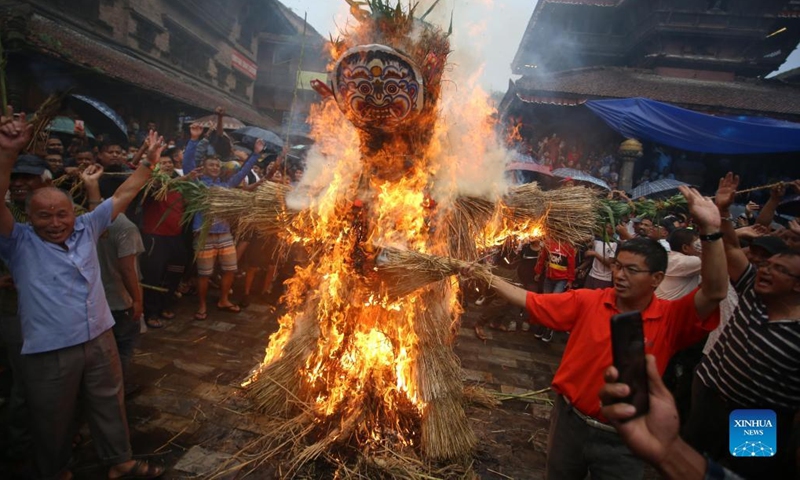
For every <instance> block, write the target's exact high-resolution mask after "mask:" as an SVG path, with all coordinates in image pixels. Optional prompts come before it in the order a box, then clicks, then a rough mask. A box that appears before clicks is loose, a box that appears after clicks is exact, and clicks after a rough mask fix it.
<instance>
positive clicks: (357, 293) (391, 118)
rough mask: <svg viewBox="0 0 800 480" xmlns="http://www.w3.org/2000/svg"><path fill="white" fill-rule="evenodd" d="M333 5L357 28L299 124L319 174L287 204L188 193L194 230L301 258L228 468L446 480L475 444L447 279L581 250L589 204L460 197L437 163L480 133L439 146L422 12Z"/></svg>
mask: <svg viewBox="0 0 800 480" xmlns="http://www.w3.org/2000/svg"><path fill="white" fill-rule="evenodd" d="M348 3H350V5H351V12H352V14H353V16H354V17H355V18H356V19H357V20H358V25H357V27H356V28H355V30H354V31H352V32H349V33H348V34H347V35H346V36H345V38H343V39H341V40H337V41H334V42H332V44H331V46H330V48H331V55H332V58H333V63H332V67H331V71H330V76H329V82H328V84H322V83H317V84H316V85H315V89H316V90H317V91H318V92H320V93H322V94H323V95H324V96H325V97H326V100H325V101H324V102H323V103H321V104H320V105H318V106H316V107H314V109H313V110H312V115H311V120H310V122H311V125H312V136H314V137H315V138H316V139H317V144H316V146H315V149H317V153H318V156H319V158H321V159H324V158H327V162H326V163H324V168H322V169H317V170H315V169H314V168H313V167H309V168H308V169H307V171H306V178H304V183H301V186H300V188H298V189H297V190H291V189H289V188H288V187H285V186H282V185H277V184H273V183H270V182H267V183H265V184H264V185H262V186H260V188H258V189H257V190H256V191H255V192H241V191H231V190H224V189H216V188H212V189H209V190H208V191H207V192H205V198H204V200H203V204H202V209H203V210H204V211H206V212H207V213H208V217H216V218H220V219H225V220H229V221H230V222H231V223H232V224H234V225H236V228H237V229H238V230H239V231H240V232H241V231H254V232H260V233H263V234H269V233H276V232H277V233H278V234H279V235H281V237H282V238H283V239H284V240H285V241H287V242H296V243H300V244H302V245H303V246H304V247H305V248H306V249H307V251H308V252H309V258H310V261H309V264H308V265H307V266H305V267H298V268H297V269H296V272H295V275H294V276H293V277H292V278H291V279H289V280H287V282H286V293H285V294H284V296H283V297H282V299H281V302H282V307H283V309H284V311H285V312H286V313H285V314H284V315H283V316H282V317H281V318H280V319H279V324H280V327H279V330H278V331H277V332H276V333H275V334H273V335H272V336H271V338H270V339H269V345H268V347H267V350H266V355H265V358H264V361H263V363H262V364H260V365H258V366H257V367H256V368H255V369H254V370H253V372H252V373H251V375H250V377H249V378H248V379H247V381H246V382H245V386H246V388H247V394H248V396H249V397H250V399H251V400H252V401H253V404H254V405H255V408H256V409H257V410H258V411H259V412H260V413H261V414H262V415H264V416H265V418H267V419H269V422H270V426H271V428H269V431H270V433H269V434H268V435H265V436H264V437H263V438H261V439H259V440H258V441H257V442H254V443H253V444H251V445H249V446H248V447H247V448H246V449H245V450H244V451H243V452H241V454H240V455H239V456H238V461H239V462H240V463H238V464H234V463H231V465H230V466H229V467H230V469H231V470H233V469H240V468H246V469H257V468H259V467H261V466H263V465H265V464H267V463H269V464H271V465H273V466H274V465H279V471H280V474H281V475H282V476H286V477H291V476H303V475H306V476H313V477H317V478H319V477H321V476H324V477H328V478H334V477H335V478H356V477H358V478H380V477H392V478H432V477H434V478H435V477H449V476H455V475H459V476H463V475H464V474H465V473H467V472H468V471H469V468H470V467H469V466H470V459H471V454H472V452H473V449H474V447H475V446H476V443H477V439H476V437H475V435H474V433H473V432H472V429H471V428H470V424H469V422H468V419H467V417H466V415H465V411H464V402H465V393H464V386H463V383H462V374H461V368H460V365H459V361H458V358H457V357H456V355H455V354H454V352H453V331H454V329H453V326H454V325H455V324H457V322H458V320H459V316H460V314H461V309H460V304H459V302H458V288H459V284H458V280H457V276H456V275H457V274H458V273H459V271H460V270H461V269H463V268H471V269H473V271H475V272H477V275H478V276H480V277H482V278H483V279H484V280H485V281H487V282H491V281H492V276H491V272H490V271H489V269H488V268H486V267H483V266H480V265H478V264H476V260H478V258H479V256H480V255H481V252H482V251H483V250H484V249H486V248H491V247H493V246H496V245H500V244H502V243H503V241H504V239H506V238H508V237H516V238H520V239H526V238H535V237H540V236H542V235H543V234H544V233H545V232H547V234H548V235H550V236H552V237H554V238H557V239H559V240H562V241H567V242H577V241H582V240H584V239H585V238H586V237H587V236H589V235H591V231H592V228H593V227H594V225H595V211H596V208H597V206H596V202H595V197H594V195H593V194H592V193H591V192H590V191H589V190H587V189H584V188H581V187H576V188H568V189H560V190H557V191H549V192H545V191H542V190H540V189H539V188H538V187H537V186H536V185H527V186H523V187H517V188H514V189H510V190H509V189H507V187H506V188H505V189H504V190H500V189H495V190H493V191H485V192H483V193H480V192H479V193H477V194H476V193H475V192H466V191H465V190H466V189H464V188H461V187H460V186H459V181H458V179H457V178H455V177H454V175H455V172H456V171H457V170H458V169H456V168H453V165H452V164H453V163H454V162H455V160H454V159H453V156H452V155H448V151H449V150H450V149H451V148H453V145H454V144H456V143H457V142H467V141H476V142H477V140H470V138H473V139H488V138H489V137H490V136H491V133H492V127H491V125H490V123H488V122H486V123H481V124H482V125H483V124H485V127H486V131H485V132H480V134H479V135H474V136H473V137H470V138H454V136H455V135H456V132H455V131H453V130H448V125H447V123H448V120H447V119H444V118H442V117H441V112H440V97H441V93H442V77H443V74H444V73H445V66H446V64H447V58H448V56H449V54H450V45H449V39H448V37H449V32H445V31H443V30H441V29H440V28H438V27H436V26H434V25H432V24H430V23H427V22H426V21H425V19H426V17H427V16H428V15H429V14H430V12H431V11H432V9H433V8H434V7H435V4H436V3H438V2H434V5H433V7H431V9H430V10H428V11H426V12H419V11H417V10H416V7H410V8H408V9H406V8H403V7H402V6H401V5H399V4H398V5H390V4H389V3H390V2H388V1H384V0H371V1H369V2H355V1H350V0H348ZM486 116H487V117H488V114H487V115H486ZM345 120H347V121H345ZM481 122H483V119H481ZM479 123H480V122H479ZM467 137H469V135H467ZM487 141H488V140H487ZM448 142H450V143H448ZM473 148H474V150H475V152H476V156H480V155H482V154H481V151H482V148H483V150H485V149H486V148H485V147H481V146H479V145H477V144H474V145H473ZM312 154H313V152H312ZM320 469H323V470H320ZM219 473H220V474H225V473H227V471H223V472H219Z"/></svg>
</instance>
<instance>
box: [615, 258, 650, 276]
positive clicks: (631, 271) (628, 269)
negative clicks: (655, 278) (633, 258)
mask: <svg viewBox="0 0 800 480" xmlns="http://www.w3.org/2000/svg"><path fill="white" fill-rule="evenodd" d="M610 267H611V270H614V271H615V272H616V271H619V270H623V271H624V272H625V274H626V275H631V276H633V275H638V274H640V273H653V272H652V271H651V270H641V269H639V268H636V267H634V266H632V265H623V264H621V263H619V262H618V261H616V260H614V261H613V262H611V265H610Z"/></svg>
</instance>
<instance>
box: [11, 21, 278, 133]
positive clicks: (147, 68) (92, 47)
mask: <svg viewBox="0 0 800 480" xmlns="http://www.w3.org/2000/svg"><path fill="white" fill-rule="evenodd" d="M26 37H27V41H28V44H29V45H30V46H31V47H32V48H34V49H36V50H38V51H40V52H42V53H45V54H47V55H51V56H54V57H56V58H59V59H62V60H63V61H65V62H67V63H70V64H73V65H78V66H81V67H84V68H87V69H90V70H94V71H96V72H99V73H101V74H103V75H105V76H107V77H110V78H114V79H117V80H120V81H122V82H126V83H129V84H132V85H135V86H137V87H141V88H143V89H146V90H150V91H152V92H155V93H159V94H161V95H165V96H167V97H171V98H174V99H175V100H178V101H180V102H183V103H186V104H188V105H193V106H195V107H199V108H201V109H204V110H208V111H213V110H214V108H216V107H217V106H221V107H223V108H225V111H226V112H227V113H228V115H231V116H233V117H236V118H238V119H240V120H242V121H243V122H245V123H249V124H253V125H258V126H260V127H274V126H276V125H278V122H276V121H275V120H273V119H272V118H270V117H268V116H265V115H263V114H261V113H260V112H258V111H257V110H256V109H254V108H253V107H252V106H251V105H249V104H247V103H245V102H243V101H241V100H238V99H235V98H233V97H231V96H230V95H229V94H227V93H225V92H221V91H219V90H215V89H214V88H213V87H211V86H209V85H206V84H203V83H200V82H198V81H197V80H194V79H192V78H190V77H188V76H186V75H182V74H180V73H178V72H175V71H172V70H166V69H165V68H164V67H163V66H161V65H158V64H157V63H156V62H155V61H154V60H153V59H149V58H147V57H146V56H145V55H139V54H137V53H135V52H134V51H131V50H123V49H121V48H120V49H118V48H114V47H113V46H112V45H110V44H108V43H104V42H101V41H98V40H95V39H93V38H90V37H89V36H87V35H84V34H82V33H80V32H78V31H76V30H73V29H71V28H69V27H66V26H64V25H62V24H59V23H57V22H54V21H52V20H49V19H47V18H44V17H42V16H39V15H37V14H33V15H32V16H31V17H30V19H29V21H28V28H27V31H26Z"/></svg>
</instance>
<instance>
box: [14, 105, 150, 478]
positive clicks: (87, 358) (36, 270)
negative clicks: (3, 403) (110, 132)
mask: <svg viewBox="0 0 800 480" xmlns="http://www.w3.org/2000/svg"><path fill="white" fill-rule="evenodd" d="M9 113H11V112H9ZM31 133H32V127H31V126H30V125H28V124H27V122H26V121H25V120H24V116H22V117H21V118H20V119H13V120H12V118H11V117H10V115H9V116H6V117H3V118H0V195H5V193H6V191H7V190H8V186H9V177H10V173H11V169H12V165H13V162H14V160H15V159H16V156H17V154H18V153H19V151H20V150H21V149H22V147H23V146H24V145H26V144H27V143H28V141H29V139H30V136H31ZM150 173H151V172H150V168H148V166H142V167H140V168H139V169H138V170H137V171H136V172H135V173H134V174H133V175H131V176H130V177H129V179H128V180H127V181H126V182H125V183H124V184H123V186H122V187H121V188H120V189H119V190H118V191H117V192H116V193H115V194H114V196H113V197H112V198H109V199H108V200H106V201H105V202H103V203H102V204H100V205H99V206H98V207H97V209H96V210H95V211H94V212H92V213H89V214H86V215H84V216H82V217H80V218H78V219H77V220H76V219H75V215H74V212H73V208H72V205H71V204H70V202H69V199H68V198H67V196H66V195H65V194H64V193H63V192H61V191H60V190H57V189H54V188H49V187H46V188H41V189H39V190H37V191H36V192H35V193H33V194H32V195H31V197H30V198H29V200H28V203H27V213H28V216H29V218H30V219H31V225H23V224H20V223H17V222H15V220H14V218H13V217H12V215H11V212H10V210H8V208H6V206H5V205H2V206H0V258H2V259H3V260H4V261H6V262H7V263H8V266H9V269H10V271H11V273H12V276H13V279H14V283H15V285H16V287H17V288H18V289H19V291H20V293H21V295H20V297H19V299H20V306H19V313H20V319H21V323H22V333H23V339H24V340H23V346H22V354H23V355H25V356H26V358H25V361H24V372H23V376H24V381H25V388H26V400H27V402H28V405H29V408H30V411H31V415H30V419H31V427H32V432H33V437H34V449H35V459H36V460H35V466H36V469H37V473H38V475H39V476H41V477H46V478H51V477H53V478H71V474H70V473H69V471H68V470H67V468H68V464H69V459H70V456H71V441H72V431H71V430H72V428H73V426H74V419H75V414H76V409H77V405H78V401H79V399H81V400H82V401H83V402H85V404H86V406H87V408H86V413H87V417H88V418H87V419H88V420H89V425H90V428H91V430H92V434H93V438H94V441H95V443H96V445H97V450H98V455H99V457H100V458H101V460H102V461H103V462H105V463H106V464H108V465H109V471H108V477H109V478H120V477H123V476H131V475H134V474H135V475H138V476H139V477H140V478H155V477H157V476H159V475H161V473H163V470H162V469H160V468H157V467H153V466H152V465H149V464H147V463H146V462H141V461H134V460H132V459H131V449H130V441H129V438H128V425H127V419H126V416H125V403H124V399H123V392H122V378H121V367H120V363H119V356H118V353H117V349H116V345H115V343H114V339H113V334H112V333H111V326H112V324H113V320H112V318H111V312H110V310H109V307H108V304H107V303H106V300H105V295H104V294H103V290H102V287H101V282H100V269H99V266H98V262H97V254H96V246H95V244H96V242H97V239H98V238H99V237H100V235H101V234H102V233H103V231H104V230H105V229H106V227H107V226H108V225H109V224H110V223H111V221H112V220H113V219H114V218H116V216H117V215H118V214H119V213H120V212H121V211H122V210H123V209H124V208H125V207H126V206H127V204H128V203H129V202H130V201H131V200H132V199H133V197H134V196H135V194H136V192H137V191H138V190H139V189H140V188H141V187H142V186H143V185H144V183H145V182H146V181H147V179H148V178H149V176H150ZM56 312H57V314H55V313H56ZM54 364H58V366H59V371H58V372H57V374H56V372H53V365H54Z"/></svg>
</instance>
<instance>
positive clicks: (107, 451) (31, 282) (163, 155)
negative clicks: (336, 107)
mask: <svg viewBox="0 0 800 480" xmlns="http://www.w3.org/2000/svg"><path fill="white" fill-rule="evenodd" d="M4 113H5V114H4V115H2V117H0V196H2V197H3V198H4V199H5V201H4V202H3V203H2V207H0V260H1V261H0V268H1V269H0V329H2V330H0V331H1V332H2V339H3V344H4V347H5V348H4V350H5V351H6V352H7V354H8V357H9V364H10V367H11V370H12V376H13V384H12V387H11V392H10V398H9V399H8V410H9V417H8V418H9V421H10V423H9V428H8V432H7V435H6V444H7V446H8V448H7V449H6V452H5V454H6V457H7V459H9V460H11V462H12V463H18V465H17V466H18V467H19V469H20V471H22V472H25V475H29V476H30V477H31V478H71V473H70V472H69V469H68V465H69V461H70V458H71V456H72V448H73V443H74V441H75V438H76V436H77V435H78V434H77V432H78V430H79V427H80V426H81V425H82V424H83V423H84V422H85V423H88V426H89V429H90V431H91V434H92V438H93V440H94V442H95V445H96V449H97V452H98V456H99V457H100V459H101V460H102V461H103V462H104V463H105V464H107V465H108V467H109V470H108V477H109V478H155V477H158V476H160V475H161V474H162V473H163V468H162V467H157V466H154V465H150V464H149V463H147V462H145V461H139V460H133V459H132V452H131V448H130V441H129V434H128V425H127V418H126V415H125V401H124V398H125V395H130V394H131V393H132V392H133V390H135V389H136V388H137V387H136V386H135V385H133V384H132V383H130V382H129V381H126V380H128V379H129V375H128V367H129V364H130V362H131V359H132V357H133V354H134V348H135V347H136V345H137V343H138V339H139V335H140V333H141V331H142V329H143V326H142V323H144V324H145V325H146V326H147V327H149V328H161V327H163V326H164V324H165V322H168V321H169V320H171V319H173V318H174V317H175V316H176V313H175V311H174V309H173V302H174V301H175V299H176V298H178V296H180V295H181V294H182V293H183V294H186V293H193V294H194V295H196V299H197V300H196V302H197V305H196V313H195V314H194V318H195V319H196V320H205V319H206V318H207V317H208V308H209V307H208V302H207V297H208V290H209V285H210V284H212V283H216V284H217V286H218V287H219V292H220V294H219V299H218V301H217V302H216V305H215V306H216V309H218V310H220V311H222V312H225V313H226V314H236V313H239V312H240V311H241V310H242V309H243V308H246V307H247V306H248V305H249V303H250V298H249V294H250V289H251V288H253V284H254V280H255V278H256V274H257V272H259V271H261V272H263V273H264V275H265V277H264V281H263V282H264V286H263V288H262V290H261V291H262V293H264V294H267V293H268V292H269V291H270V290H271V286H272V285H273V283H274V281H275V280H276V276H277V270H278V263H279V260H280V259H279V258H278V253H279V252H278V249H277V247H276V244H277V239H271V242H265V241H263V239H259V238H252V237H251V238H249V239H247V238H245V239H242V240H240V241H239V242H238V243H237V242H235V241H234V233H233V232H231V227H230V226H229V225H228V224H227V223H225V222H221V221H214V222H211V224H210V226H208V227H207V230H208V232H207V235H206V233H205V232H203V234H202V235H201V230H204V228H206V227H205V226H204V219H203V218H202V215H199V214H198V215H196V216H195V217H194V220H193V221H192V222H189V223H188V225H187V222H185V221H184V220H185V219H184V217H185V216H186V215H185V214H186V210H187V202H186V200H185V199H184V198H183V195H182V194H181V191H180V189H179V188H175V189H167V190H165V192H164V193H163V195H159V194H157V191H158V190H160V188H159V186H160V185H159V183H158V182H166V181H170V182H181V181H183V182H195V183H202V184H204V185H206V186H215V187H222V188H244V189H250V190H252V189H255V188H256V187H257V186H258V185H260V184H261V183H263V182H264V181H267V180H270V181H273V182H282V181H285V182H286V183H289V182H291V181H296V180H297V179H299V178H300V177H301V176H302V168H303V167H302V163H301V162H300V161H299V159H289V160H286V158H287V156H286V155H276V154H273V153H271V152H273V151H274V150H270V149H268V148H267V146H266V143H265V142H264V140H261V139H256V138H253V139H249V144H248V143H247V140H248V139H242V140H243V141H242V142H240V143H234V142H232V141H231V140H230V138H229V137H228V136H227V134H225V132H224V131H223V130H222V129H221V128H218V129H213V128H211V129H208V128H203V127H202V126H201V125H199V124H192V125H191V126H190V127H189V128H188V132H187V133H188V135H187V138H185V139H183V138H177V139H171V140H166V141H165V139H164V138H163V137H160V136H159V135H158V134H157V133H156V132H154V131H150V132H149V133H148V134H147V136H146V137H143V138H141V144H139V145H136V146H131V147H128V145H126V142H125V141H124V139H119V138H117V137H113V136H108V137H106V138H105V140H104V141H103V142H102V143H100V144H98V145H95V146H94V147H93V148H89V146H88V145H87V142H86V141H85V137H83V138H81V136H80V135H77V138H78V141H73V142H71V143H69V146H68V147H67V148H66V149H65V147H64V143H63V142H62V140H61V138H59V137H55V136H54V137H50V138H48V139H47V142H46V144H45V145H44V149H43V150H44V151H40V152H28V151H25V149H26V148H27V146H28V145H29V143H30V141H31V137H32V126H31V125H29V124H28V123H27V121H26V120H25V117H24V115H22V114H20V115H14V114H13V112H4ZM217 114H218V118H219V123H218V124H219V125H221V123H222V119H223V115H224V111H222V110H221V109H220V110H218V112H217ZM248 147H249V148H248ZM153 171H156V172H158V175H159V176H158V177H157V178H156V182H155V183H152V179H151V176H152V175H153V173H152V172H153ZM148 182H150V183H148ZM145 184H148V185H149V187H148V188H143V187H144V186H145ZM201 237H203V239H202V241H201V240H200V239H201ZM248 240H252V241H248ZM240 272H241V273H240ZM245 272H247V273H246V274H245ZM237 274H238V275H240V276H241V277H242V282H240V283H242V284H244V288H243V289H242V290H241V291H237V292H234V290H233V284H234V277H235V275H237ZM245 276H246V277H247V279H246V281H245V278H244V277H245ZM232 296H235V297H236V299H237V302H234V301H233V299H232ZM55 311H58V312H60V313H59V315H58V316H54V315H52V312H55ZM79 412H85V413H84V414H83V415H81V414H79ZM31 452H32V457H33V458H32V459H31V460H32V461H31V462H25V460H26V459H28V458H29V457H30V456H31V455H29V453H31ZM23 476H24V475H23Z"/></svg>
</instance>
